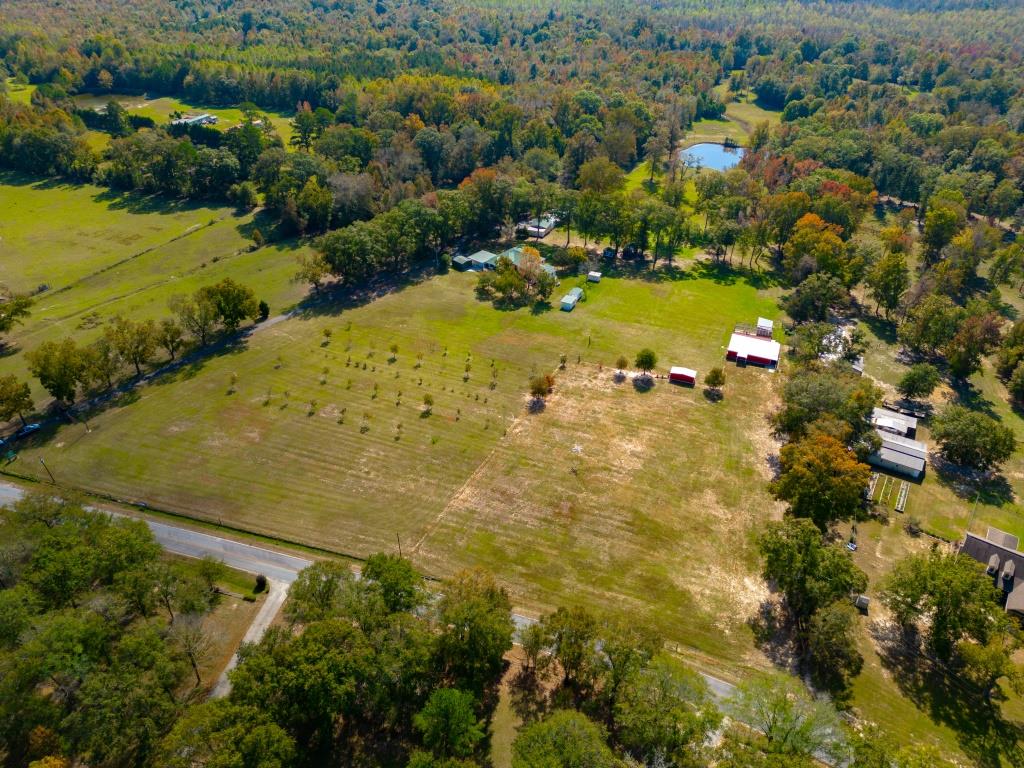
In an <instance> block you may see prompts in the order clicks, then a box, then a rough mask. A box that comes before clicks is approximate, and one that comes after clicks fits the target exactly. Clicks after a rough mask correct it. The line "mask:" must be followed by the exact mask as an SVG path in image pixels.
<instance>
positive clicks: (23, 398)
mask: <svg viewBox="0 0 1024 768" xmlns="http://www.w3.org/2000/svg"><path fill="white" fill-rule="evenodd" d="M34 407H35V404H34V403H33V402H32V390H31V389H30V388H29V386H28V382H24V381H21V380H19V379H18V377H17V376H15V375H14V374H13V373H9V374H7V375H6V376H0V422H4V421H10V420H11V419H13V418H14V417H15V416H17V417H18V418H20V419H21V423H22V424H24V423H25V414H26V413H28V412H30V411H31V410H32V409H33V408H34Z"/></svg>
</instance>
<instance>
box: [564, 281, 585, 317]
mask: <svg viewBox="0 0 1024 768" xmlns="http://www.w3.org/2000/svg"><path fill="white" fill-rule="evenodd" d="M581 298H583V289H582V288H580V287H578V286H577V287H576V288H573V289H572V290H571V291H569V292H568V293H567V294H565V296H563V297H562V302H561V308H562V311H563V312H572V311H573V309H574V308H575V307H576V302H578V301H579V300H580V299H581Z"/></svg>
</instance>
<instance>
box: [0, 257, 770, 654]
mask: <svg viewBox="0 0 1024 768" xmlns="http://www.w3.org/2000/svg"><path fill="white" fill-rule="evenodd" d="M664 277H665V279H653V278H652V276H651V275H650V274H644V275H641V276H637V277H619V278H615V277H612V278H608V279H606V280H605V281H603V282H602V283H601V284H600V285H597V286H591V287H590V289H589V291H588V300H587V301H586V302H584V303H582V304H581V305H580V306H579V307H578V308H577V309H576V311H574V312H573V313H571V314H566V313H561V312H558V311H555V310H549V311H543V312H540V313H535V312H533V311H531V310H530V309H521V310H517V311H514V312H509V311H502V310H498V309H495V308H493V307H492V306H491V305H489V304H485V303H481V302H478V301H477V300H476V299H475V297H474V296H473V285H474V282H475V278H474V277H473V276H472V275H464V274H457V273H453V274H450V275H447V276H442V277H438V278H434V279H430V280H428V281H426V282H423V283H419V284H415V285H410V286H407V287H404V288H402V289H401V290H398V291H395V292H393V293H391V294H389V295H386V296H383V297H381V298H379V299H377V300H375V301H373V302H371V303H368V304H364V305H362V306H358V307H353V308H351V309H344V310H337V311H334V312H332V313H329V314H309V315H306V316H301V317H296V318H294V319H292V320H288V321H285V322H282V323H279V324H277V325H276V326H274V327H271V328H267V329H266V330H260V331H258V332H257V333H256V334H254V335H253V336H251V337H250V338H249V339H248V340H247V342H246V343H245V344H244V345H240V346H239V347H238V348H237V349H234V350H231V351H230V352H229V353H228V354H225V355H223V356H220V357H215V358H211V359H209V360H207V361H205V362H203V363H202V364H200V365H197V366H196V367H195V368H193V369H188V370H183V371H181V372H179V373H177V374H175V375H173V376H170V377H166V378H164V379H161V380H159V382H158V383H156V384H154V385H151V386H147V387H145V388H143V389H142V390H140V391H138V392H137V393H134V394H133V395H132V396H131V397H130V398H128V399H127V401H126V402H123V403H119V404H117V405H115V406H113V407H110V408H108V409H107V410H105V411H103V412H102V413H98V414H95V415H94V416H93V417H92V418H91V419H90V425H91V428H92V431H91V432H89V433H86V432H85V429H84V427H81V426H78V425H76V426H68V427H62V428H60V429H59V430H56V432H55V433H50V434H47V435H44V436H42V437H41V440H40V442H39V443H38V444H37V445H36V446H35V447H32V448H29V449H28V450H25V451H23V453H22V455H21V457H20V458H19V460H18V461H17V466H16V469H17V470H18V471H21V472H28V473H34V472H35V469H36V467H37V466H38V461H37V459H38V458H39V457H40V456H45V458H46V461H47V464H48V465H49V466H50V467H51V468H52V469H53V470H54V472H55V474H56V475H58V476H59V479H60V480H61V481H62V482H66V483H70V484H74V485H76V486H79V487H83V488H87V489H90V490H94V491H101V492H105V493H110V494H112V495H115V496H118V497H121V498H127V499H139V500H145V501H147V502H148V503H149V504H151V505H152V506H154V507H157V508H168V509H175V510H179V511H182V512H184V513H187V514H190V515H193V516H195V517H198V518H201V519H205V520H213V521H218V520H221V521H223V522H224V523H229V524H232V525H237V526H240V527H243V528H247V529H250V530H254V531H257V532H265V533H270V534H274V535H279V536H282V537H284V538H288V539H293V540H297V541H301V542H306V543H310V544H315V545H321V546H326V547H330V548H333V549H336V550H339V551H344V552H349V553H353V554H357V555H366V554H369V553H371V552H374V551H377V550H379V549H392V548H394V547H395V545H396V537H398V538H400V539H401V542H402V546H403V550H404V551H406V552H411V553H412V554H413V556H414V558H415V560H416V562H417V563H418V564H419V565H420V566H421V567H423V568H424V569H425V570H426V571H427V572H429V573H432V574H435V575H445V574H447V573H450V572H452V571H453V570H454V569H456V568H459V567H462V566H465V565H471V564H485V565H488V566H489V567H491V568H493V569H494V570H495V571H496V572H497V573H498V575H499V576H500V577H501V578H502V579H503V580H504V581H505V582H506V583H507V584H508V585H509V587H510V588H511V589H512V591H513V593H514V595H515V599H516V601H517V602H518V603H520V604H530V605H537V606H547V605H552V604H554V603H555V602H560V603H561V602H567V601H573V600H587V599H591V600H601V601H608V603H609V605H610V606H618V607H619V608H620V609H622V610H630V611H633V610H638V611H641V612H643V613H645V614H647V615H648V618H649V619H650V620H651V621H652V622H654V623H656V624H658V625H659V627H660V628H661V629H663V630H664V631H665V632H666V634H668V635H669V636H671V637H672V638H673V639H674V640H676V641H679V642H682V643H684V644H686V645H688V646H691V647H693V648H694V649H695V651H694V652H695V653H698V654H702V655H708V656H713V657H716V658H725V659H726V660H727V661H729V662H732V663H737V664H739V663H746V662H747V661H749V660H750V659H751V658H753V656H754V654H753V653H752V649H751V646H750V638H749V633H748V631H747V630H746V628H745V626H744V625H743V619H744V618H745V616H746V612H747V609H748V608H749V607H750V605H751V604H754V605H756V601H757V599H759V595H760V590H761V587H760V585H759V582H758V580H757V579H756V578H754V573H753V571H752V568H753V554H752V550H751V546H750V542H749V533H750V532H751V531H752V530H753V528H754V527H755V526H756V525H758V524H760V523H761V522H763V519H764V518H765V516H766V515H772V514H777V513H778V508H777V507H776V505H774V504H773V503H771V501H770V500H769V499H768V498H767V495H766V493H765V491H764V479H765V473H766V472H767V466H766V463H765V458H766V455H767V453H768V451H769V450H770V441H769V440H768V438H767V434H766V426H765V424H764V420H763V418H762V416H763V414H764V413H765V412H766V410H767V408H768V407H769V406H770V404H771V403H772V402H773V400H774V388H775V386H776V382H777V380H778V378H779V377H778V376H776V375H773V374H772V373H770V372H766V371H762V370H759V369H746V370H740V369H736V368H732V367H730V368H729V373H728V375H729V377H730V383H729V385H727V394H726V400H725V402H723V403H712V402H709V401H708V400H706V399H705V398H704V396H703V395H702V393H701V391H700V388H698V389H696V390H687V389H678V388H675V387H669V386H668V385H667V384H666V383H665V382H664V381H659V382H658V384H657V385H656V386H655V387H654V389H653V390H652V391H650V392H647V393H639V392H636V391H634V390H633V388H632V387H631V385H629V384H628V383H623V384H616V383H614V381H613V378H612V374H613V372H612V370H611V369H610V365H611V363H612V361H614V359H615V358H616V357H617V356H618V355H619V354H622V353H626V354H629V355H632V354H634V353H635V352H636V350H637V349H639V348H640V347H641V346H644V345H650V346H651V347H652V348H654V349H655V350H656V351H657V352H658V353H659V355H661V357H662V367H663V368H665V367H667V366H668V365H670V364H676V363H679V364H686V365H690V366H693V367H697V368H699V369H701V370H704V369H706V368H707V367H708V366H710V365H712V364H716V363H718V362H719V361H720V360H721V358H722V356H723V355H724V348H723V345H724V343H725V341H726V340H727V338H728V333H729V331H730V330H731V325H732V323H734V322H736V321H742V320H746V321H749V320H750V319H752V318H754V317H756V316H757V315H773V314H776V310H775V307H774V294H775V289H773V288H769V287H766V286H762V287H759V285H755V284H751V282H750V281H748V280H747V279H745V278H744V277H743V276H737V275H735V274H731V273H729V272H727V271H724V270H723V271H718V270H713V269H710V268H699V267H694V268H693V269H691V270H690V271H689V272H679V273H676V274H674V275H671V276H668V275H666V276H664ZM574 282H575V279H573V280H563V285H562V288H567V287H568V286H569V285H571V284H573V283H574ZM324 328H329V329H330V330H331V331H332V332H333V334H332V336H331V339H330V341H329V343H328V344H326V345H325V344H324V340H325V338H324V336H323V334H322V331H323V329H324ZM392 343H394V344H397V345H398V353H397V356H396V359H394V360H390V359H389V358H390V357H391V353H390V351H389V347H390V345H391V344H392ZM446 350H447V354H445V352H446ZM560 353H565V354H566V355H567V356H568V360H569V363H568V369H567V370H565V371H560V372H558V374H557V378H558V382H559V383H558V384H557V386H556V393H555V395H554V396H553V397H552V398H551V399H550V402H549V404H548V407H547V409H546V410H545V411H544V412H543V413H539V414H532V415H531V414H527V413H526V400H525V397H524V390H525V388H526V382H527V381H528V379H529V377H530V375H531V374H533V373H535V372H540V371H549V370H553V369H555V368H556V367H557V365H558V357H559V354H560ZM467 361H468V363H467ZM492 361H493V370H496V371H497V374H496V378H494V379H492V374H491V370H492ZM467 364H468V365H469V366H470V371H469V376H468V379H464V376H465V374H466V370H465V369H466V366H467ZM364 365H365V367H364ZM602 365H603V368H602V367H601V366H602ZM232 374H235V375H236V377H237V381H236V383H235V384H234V386H232V383H231V382H232ZM492 380H493V381H494V382H495V386H494V388H492V387H491V382H492ZM232 389H234V390H235V391H231V390H232ZM399 392H401V396H399ZM424 393H430V394H431V395H432V396H433V398H434V408H433V413H432V415H429V416H424V415H423V414H422V411H423V395H424ZM399 425H401V426H399ZM576 444H579V445H580V446H582V451H581V453H580V454H579V455H575V454H573V452H572V449H573V446H574V445H576ZM709 446H713V447H714V448H713V450H709ZM573 461H575V463H576V464H577V465H578V466H577V471H576V472H575V473H573V472H571V471H570V469H571V464H572V462H573ZM737 477H738V478H740V482H737V481H736V478H737ZM602 489H604V490H603V491H602ZM644 489H652V490H650V491H649V492H645V490H644ZM494 502H500V504H498V505H495V504H494ZM541 524H543V526H544V529H543V530H542V529H540V528H539V526H540V525H541ZM612 541H615V542H616V545H617V546H615V547H613V546H611V542H612ZM553 548H555V549H553ZM723 549H729V550H730V551H731V555H730V558H728V559H727V561H726V562H721V560H722V558H721V557H720V553H721V551H722V550H723ZM555 550H557V551H555ZM681 563H686V566H685V567H680V564H681ZM702 569H707V570H710V571H713V572H714V573H715V574H716V578H713V579H710V580H709V579H707V578H706V577H705V576H706V571H704V570H702ZM722 578H724V579H726V580H732V579H736V580H737V581H736V583H737V584H738V585H739V586H737V587H736V588H734V589H733V590H730V591H728V592H726V593H724V594H719V590H718V589H716V588H711V589H709V585H712V586H713V585H715V584H719V583H721V579H722ZM683 615H685V616H686V618H685V620H681V619H682V616H683ZM723 637H725V638H726V640H725V642H723V641H722V638H723Z"/></svg>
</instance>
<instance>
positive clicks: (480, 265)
mask: <svg viewBox="0 0 1024 768" xmlns="http://www.w3.org/2000/svg"><path fill="white" fill-rule="evenodd" d="M469 261H470V263H471V266H470V269H474V270H476V271H478V272H479V271H480V270H484V269H494V267H495V266H496V265H497V263H498V254H496V253H491V252H490V251H477V252H476V253H474V254H472V255H471V256H469Z"/></svg>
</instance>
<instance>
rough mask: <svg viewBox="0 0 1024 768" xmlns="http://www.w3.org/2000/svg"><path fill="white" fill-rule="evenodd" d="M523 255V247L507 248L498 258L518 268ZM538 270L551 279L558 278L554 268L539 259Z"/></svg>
mask: <svg viewBox="0 0 1024 768" xmlns="http://www.w3.org/2000/svg"><path fill="white" fill-rule="evenodd" d="M524 255H525V251H524V250H523V246H521V245H517V246H515V247H514V248H509V249H508V250H507V251H505V252H504V253H502V254H501V255H500V256H499V258H503V259H508V260H509V261H511V262H512V263H513V264H515V265H516V266H517V267H518V266H519V262H520V261H522V260H523V256H524ZM540 268H541V269H543V270H544V271H545V272H547V273H548V274H549V275H551V276H552V277H558V273H557V272H556V271H555V268H554V267H553V266H551V265H550V264H548V263H547V262H546V261H544V260H543V259H541V263H540Z"/></svg>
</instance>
